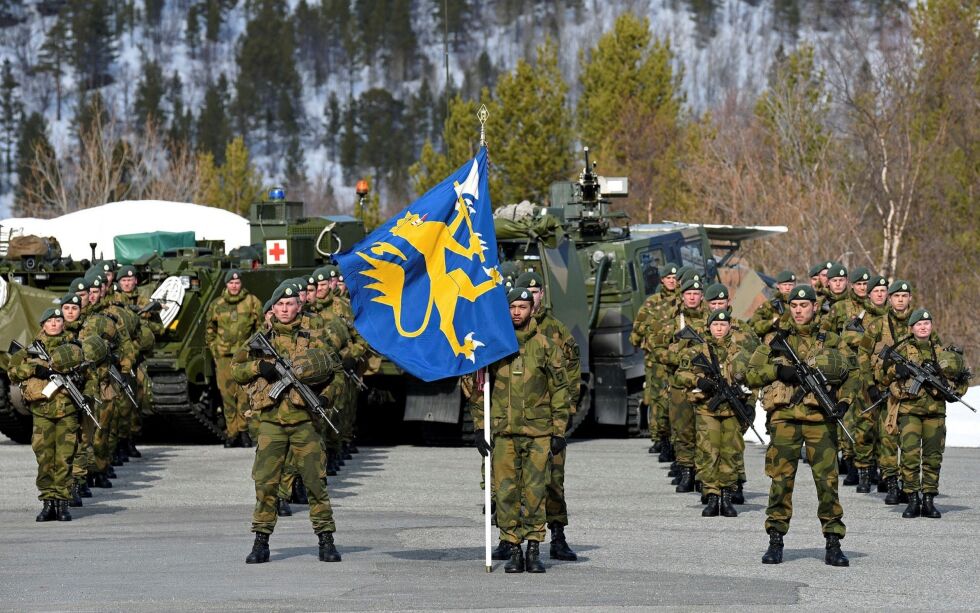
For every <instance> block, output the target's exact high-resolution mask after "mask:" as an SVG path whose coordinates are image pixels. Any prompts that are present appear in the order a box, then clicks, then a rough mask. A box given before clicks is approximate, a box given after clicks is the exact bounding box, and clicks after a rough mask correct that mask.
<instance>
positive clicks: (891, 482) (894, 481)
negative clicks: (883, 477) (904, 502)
mask: <svg viewBox="0 0 980 613" xmlns="http://www.w3.org/2000/svg"><path fill="white" fill-rule="evenodd" d="M899 499H900V497H899V494H898V477H888V495H887V496H885V504H887V505H896V504H898V501H899Z"/></svg>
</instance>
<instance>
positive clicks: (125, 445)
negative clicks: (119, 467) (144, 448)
mask: <svg viewBox="0 0 980 613" xmlns="http://www.w3.org/2000/svg"><path fill="white" fill-rule="evenodd" d="M116 451H117V452H118V453H119V459H120V460H122V462H123V464H125V463H126V462H128V461H129V439H128V438H121V439H119V443H118V444H117V445H116Z"/></svg>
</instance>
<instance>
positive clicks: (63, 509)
mask: <svg viewBox="0 0 980 613" xmlns="http://www.w3.org/2000/svg"><path fill="white" fill-rule="evenodd" d="M54 503H55V519H57V520H58V521H71V513H69V512H68V501H67V500H55V501H54Z"/></svg>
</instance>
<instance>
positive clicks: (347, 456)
mask: <svg viewBox="0 0 980 613" xmlns="http://www.w3.org/2000/svg"><path fill="white" fill-rule="evenodd" d="M341 452H342V453H343V454H344V455H343V456H342V457H343V458H344V459H345V460H353V459H354V454H353V453H351V452H350V443H344V444H343V446H342V447H341Z"/></svg>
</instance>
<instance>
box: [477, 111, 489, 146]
mask: <svg viewBox="0 0 980 613" xmlns="http://www.w3.org/2000/svg"><path fill="white" fill-rule="evenodd" d="M476 118H477V119H479V120H480V146H481V147H483V146H485V145H486V144H487V131H486V124H487V119H489V118H490V111H488V110H487V105H485V104H481V105H480V109H479V110H478V111H477V112H476Z"/></svg>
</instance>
